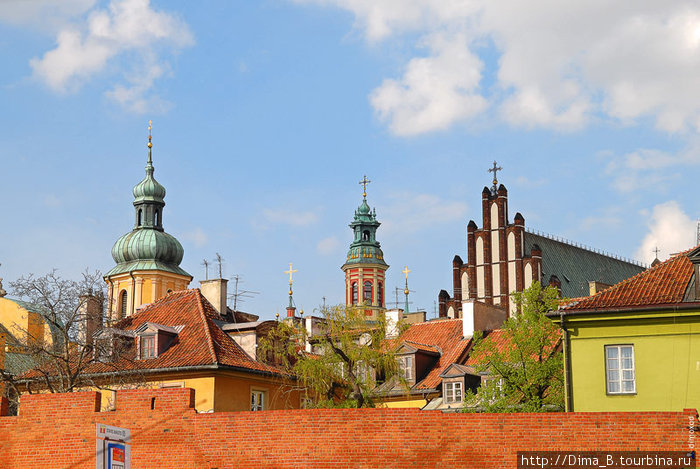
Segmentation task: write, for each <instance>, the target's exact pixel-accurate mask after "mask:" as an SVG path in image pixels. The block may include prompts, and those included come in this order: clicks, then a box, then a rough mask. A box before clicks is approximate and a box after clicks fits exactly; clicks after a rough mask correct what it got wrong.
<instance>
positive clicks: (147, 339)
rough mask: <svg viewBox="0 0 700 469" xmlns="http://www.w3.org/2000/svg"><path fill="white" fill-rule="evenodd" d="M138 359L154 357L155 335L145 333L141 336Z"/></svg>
mask: <svg viewBox="0 0 700 469" xmlns="http://www.w3.org/2000/svg"><path fill="white" fill-rule="evenodd" d="M140 340H141V344H140V345H141V346H140V352H141V353H140V357H139V358H140V359H141V360H147V359H149V358H155V357H156V336H155V335H145V336H142V337H141V339H140Z"/></svg>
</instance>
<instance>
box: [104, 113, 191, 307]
mask: <svg viewBox="0 0 700 469" xmlns="http://www.w3.org/2000/svg"><path fill="white" fill-rule="evenodd" d="M152 148H153V144H152V143H151V122H150V121H149V123H148V161H147V163H146V177H144V179H143V180H142V181H141V182H139V183H138V184H137V185H136V186H135V187H134V190H133V194H134V228H133V230H131V231H130V232H129V233H126V234H125V235H123V236H122V237H121V238H119V239H118V240H117V242H116V243H114V247H112V258H113V259H114V262H116V263H117V265H116V266H115V267H114V268H112V270H110V271H109V272H107V275H105V281H106V282H107V285H108V288H109V306H108V316H107V317H108V319H109V320H110V321H118V320H120V319H122V318H124V317H126V316H130V315H132V314H133V313H134V312H135V311H136V310H137V309H138V308H139V307H140V306H141V305H144V304H148V303H151V302H153V301H155V300H157V299H159V298H162V297H163V296H165V295H167V294H168V293H169V292H171V291H176V290H184V289H186V288H187V286H188V285H189V283H190V281H192V276H191V275H190V274H188V273H187V272H185V271H184V270H183V269H182V268H180V262H182V257H183V255H184V253H185V251H184V249H183V248H182V245H181V244H180V243H179V241H178V240H177V239H175V238H174V237H173V236H171V235H169V234H168V233H166V232H165V231H163V207H165V200H164V199H165V187H163V186H162V185H161V184H160V183H159V182H158V181H156V179H155V178H154V177H153V172H154V168H153V157H152Z"/></svg>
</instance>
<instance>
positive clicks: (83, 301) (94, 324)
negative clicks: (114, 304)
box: [80, 291, 104, 345]
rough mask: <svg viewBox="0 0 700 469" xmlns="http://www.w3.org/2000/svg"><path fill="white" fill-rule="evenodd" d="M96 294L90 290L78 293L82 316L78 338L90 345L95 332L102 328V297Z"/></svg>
mask: <svg viewBox="0 0 700 469" xmlns="http://www.w3.org/2000/svg"><path fill="white" fill-rule="evenodd" d="M98 295H99V294H98ZM98 295H94V294H93V293H92V291H91V292H90V293H88V294H87V295H80V313H81V315H82V316H83V320H82V325H81V330H80V338H81V340H82V342H83V343H84V344H85V345H92V341H93V340H94V337H93V336H94V335H95V332H97V331H98V330H100V329H101V328H102V305H103V303H104V302H103V301H102V300H103V297H102V296H101V295H99V296H98Z"/></svg>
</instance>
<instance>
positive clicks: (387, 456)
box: [0, 389, 698, 469]
mask: <svg viewBox="0 0 700 469" xmlns="http://www.w3.org/2000/svg"><path fill="white" fill-rule="evenodd" d="M154 397H155V409H153V410H152V409H151V403H152V399H153V398H154ZM99 403H100V398H99V394H98V393H96V392H85V393H73V394H62V395H57V394H53V395H52V394H44V395H31V396H26V395H25V396H22V401H21V406H20V415H19V416H17V417H0V468H3V469H12V468H23V469H24V468H33V467H43V466H46V467H51V468H52V469H53V468H92V467H95V454H94V453H95V423H104V424H108V425H115V426H119V427H126V428H129V429H131V435H132V467H134V468H164V469H168V468H207V469H213V468H218V469H223V468H234V467H235V468H245V467H256V468H261V467H262V468H286V467H305V468H311V467H348V468H355V467H358V468H363V467H382V468H392V467H397V468H398V467H401V468H405V467H420V468H438V467H446V468H456V467H470V468H471V467H478V468H502V467H515V466H516V452H517V451H519V450H522V451H524V450H557V449H559V450H657V451H658V450H664V449H666V450H687V449H688V436H689V431H688V428H687V427H688V423H689V419H688V418H689V416H691V415H693V416H697V412H696V411H695V410H693V411H686V412H685V413H683V412H643V413H572V414H563V413H552V414H442V413H440V412H434V411H433V412H422V411H419V410H415V409H359V410H354V409H343V410H282V411H268V412H258V413H253V412H222V413H214V414H197V413H195V411H194V408H193V404H194V391H191V390H189V389H161V390H135V391H122V392H119V393H118V394H117V402H116V410H115V411H112V412H99ZM697 422H698V420H697V418H695V424H696V425H697Z"/></svg>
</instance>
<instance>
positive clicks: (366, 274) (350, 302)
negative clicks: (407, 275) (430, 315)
mask: <svg viewBox="0 0 700 469" xmlns="http://www.w3.org/2000/svg"><path fill="white" fill-rule="evenodd" d="M369 183H370V181H369V180H368V179H367V176H364V177H363V178H362V181H360V184H361V185H362V187H363V191H362V204H360V206H359V207H358V208H357V210H355V217H354V219H353V221H352V223H350V228H352V231H353V241H352V243H351V244H350V249H349V250H348V255H347V259H346V261H345V264H343V266H342V267H341V268H342V269H343V272H345V304H346V305H347V306H351V307H356V308H358V309H360V310H363V311H364V312H365V316H366V318H367V320H374V319H376V318H377V317H378V315H379V313H380V312H383V311H384V310H385V309H386V303H385V301H384V296H385V292H386V288H385V274H386V270H387V269H388V268H389V266H388V265H387V263H386V262H384V253H383V252H382V249H381V247H380V245H379V241H377V236H376V235H377V228H378V227H379V225H380V223H379V222H378V221H377V213H376V211H375V210H371V209H370V207H369V205H368V204H367V184H369Z"/></svg>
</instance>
